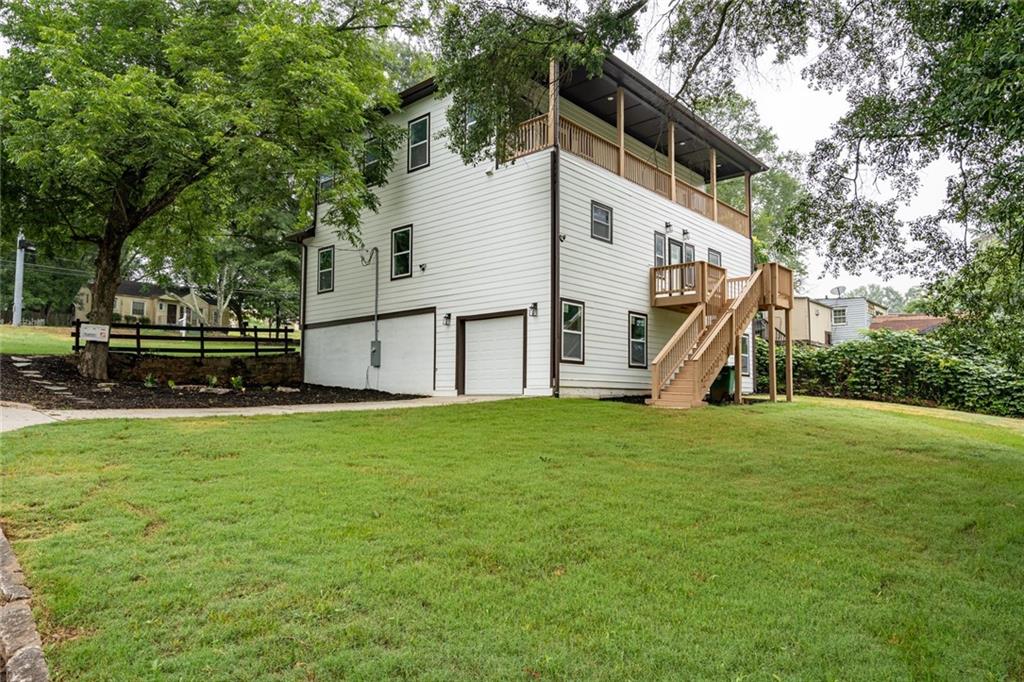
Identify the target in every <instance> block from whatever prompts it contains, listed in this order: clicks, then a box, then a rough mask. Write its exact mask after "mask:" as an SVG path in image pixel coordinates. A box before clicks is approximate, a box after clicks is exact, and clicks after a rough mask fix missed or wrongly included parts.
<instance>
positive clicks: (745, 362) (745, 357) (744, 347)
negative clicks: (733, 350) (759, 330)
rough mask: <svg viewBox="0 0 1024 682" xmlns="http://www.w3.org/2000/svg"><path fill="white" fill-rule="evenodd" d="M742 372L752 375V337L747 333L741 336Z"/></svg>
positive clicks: (746, 375)
mask: <svg viewBox="0 0 1024 682" xmlns="http://www.w3.org/2000/svg"><path fill="white" fill-rule="evenodd" d="M740 374H742V375H743V376H745V377H749V376H750V337H749V336H748V335H746V334H744V335H743V336H741V337H740Z"/></svg>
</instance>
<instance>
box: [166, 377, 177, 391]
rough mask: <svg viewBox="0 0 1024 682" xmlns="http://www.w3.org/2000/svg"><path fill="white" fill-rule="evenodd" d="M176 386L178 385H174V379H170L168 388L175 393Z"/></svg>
mask: <svg viewBox="0 0 1024 682" xmlns="http://www.w3.org/2000/svg"><path fill="white" fill-rule="evenodd" d="M175 386H177V384H176V383H174V379H168V380H167V388H169V389H171V390H172V391H173V390H174V387H175Z"/></svg>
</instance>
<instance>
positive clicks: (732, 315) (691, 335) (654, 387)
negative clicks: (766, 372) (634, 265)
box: [648, 261, 793, 409]
mask: <svg viewBox="0 0 1024 682" xmlns="http://www.w3.org/2000/svg"><path fill="white" fill-rule="evenodd" d="M792 281H793V280H792V273H791V272H790V271H789V270H788V269H786V268H784V267H783V266H781V265H779V264H778V263H768V264H766V265H762V266H759V267H758V269H757V270H756V271H755V272H754V273H753V274H751V275H750V276H749V277H736V278H729V277H727V276H726V273H725V270H723V269H722V268H720V267H718V266H714V265H710V264H708V263H704V262H702V261H699V262H694V263H680V264H676V265H669V266H661V267H656V268H653V269H652V271H651V303H652V305H655V306H659V307H668V308H674V309H677V310H685V309H686V308H687V307H689V311H690V314H689V315H688V316H687V318H686V320H685V321H684V322H683V324H682V325H680V327H679V329H678V330H676V333H675V334H673V335H672V338H671V339H669V341H668V342H667V343H666V344H665V346H664V347H663V348H662V349H661V352H659V353H658V356H657V357H656V358H655V359H654V362H653V363H652V364H651V399H650V400H649V401H648V403H649V404H651V405H655V406H658V407H669V408H675V409H687V408H690V407H695V406H698V405H703V404H705V403H704V396H705V395H707V392H708V390H709V389H710V388H711V384H712V383H713V382H714V380H715V378H716V377H717V376H718V373H719V372H720V371H721V370H722V367H724V366H725V363H726V362H727V361H728V359H729V356H730V355H733V356H734V357H736V356H738V351H739V348H740V341H739V338H740V335H742V334H743V332H744V330H745V329H746V328H747V326H748V325H749V324H750V323H751V321H753V319H754V315H755V314H756V313H757V311H758V310H759V309H762V308H764V309H770V310H772V311H774V309H775V308H776V307H784V308H787V309H788V308H789V307H791V306H792V295H793V294H792ZM738 379H739V377H737V385H736V399H737V401H739V397H740V386H739V381H738Z"/></svg>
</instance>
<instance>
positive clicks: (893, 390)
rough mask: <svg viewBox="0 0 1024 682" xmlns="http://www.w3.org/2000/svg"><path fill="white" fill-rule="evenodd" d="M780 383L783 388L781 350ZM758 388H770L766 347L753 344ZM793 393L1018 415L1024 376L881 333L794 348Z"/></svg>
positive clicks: (920, 340)
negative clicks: (859, 338) (833, 342)
mask: <svg viewBox="0 0 1024 682" xmlns="http://www.w3.org/2000/svg"><path fill="white" fill-rule="evenodd" d="M777 357H778V364H777V368H778V382H779V387H780V390H781V388H782V387H783V386H784V385H785V365H784V363H783V361H782V359H783V350H782V348H781V347H780V348H779V349H778V353H777ZM757 387H758V390H759V391H767V390H768V343H767V342H766V341H764V340H763V339H758V340H757ZM793 390H794V391H795V392H797V393H804V394H807V395H819V396H830V397H837V398H861V399H866V400H883V401H887V402H895V403H909V404H913V405H931V406H940V407H948V408H952V409H955V410H965V411H968V412H983V413H987V414H996V415H1005V416H1010V417H1024V377H1022V376H1020V375H1018V374H1014V373H1013V372H1011V371H1010V370H1008V369H1006V368H1004V367H1002V366H1000V365H997V364H994V363H988V362H985V361H983V360H977V359H970V358H963V357H958V356H956V355H952V354H951V353H950V352H949V351H947V350H946V349H945V348H943V347H942V346H941V345H939V343H938V342H937V341H935V340H934V339H932V338H929V337H928V336H921V335H919V334H915V333H910V332H892V331H888V330H880V331H874V332H869V333H868V337H867V338H866V339H863V340H858V341H848V342H846V343H842V344H839V345H837V346H832V347H831V348H814V347H811V346H804V345H795V346H794V347H793Z"/></svg>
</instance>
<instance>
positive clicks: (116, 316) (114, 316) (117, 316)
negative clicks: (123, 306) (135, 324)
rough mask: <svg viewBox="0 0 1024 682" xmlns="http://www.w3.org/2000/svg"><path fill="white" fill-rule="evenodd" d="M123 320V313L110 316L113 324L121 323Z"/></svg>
mask: <svg viewBox="0 0 1024 682" xmlns="http://www.w3.org/2000/svg"><path fill="white" fill-rule="evenodd" d="M121 319H122V317H121V313H111V314H110V321H111V322H120V321H121Z"/></svg>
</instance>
